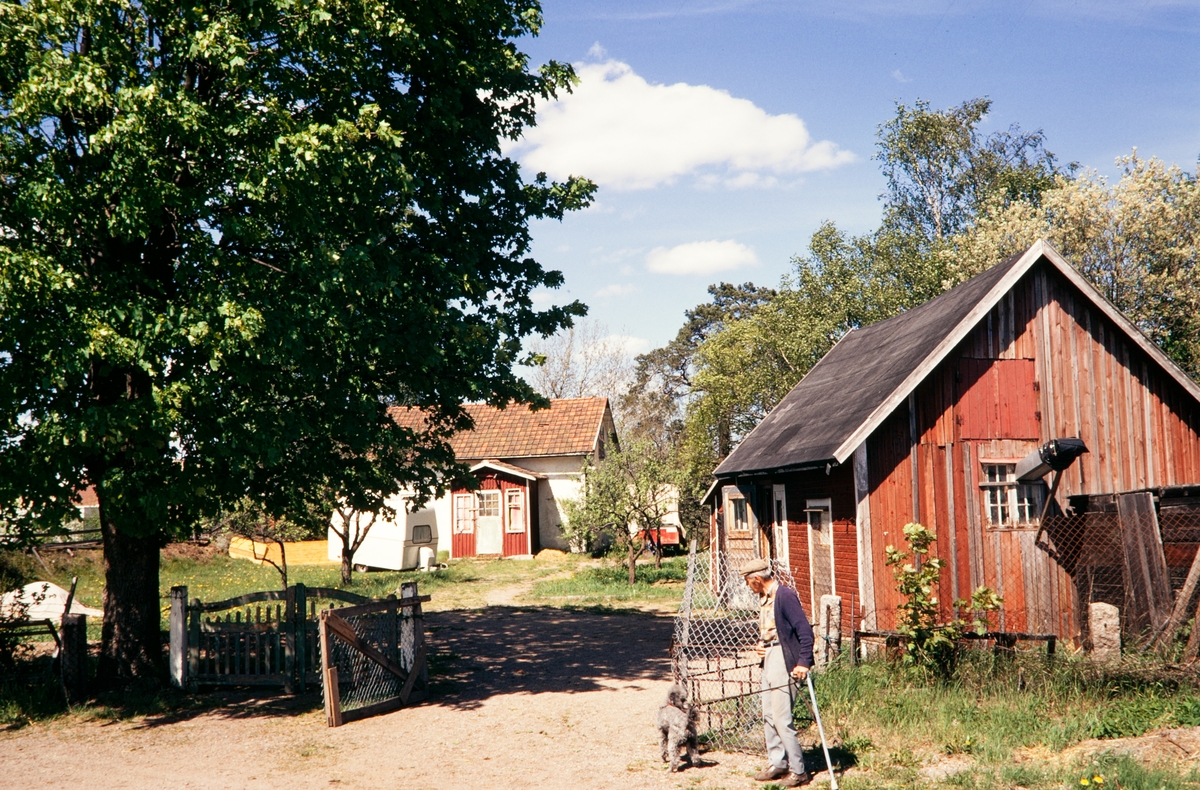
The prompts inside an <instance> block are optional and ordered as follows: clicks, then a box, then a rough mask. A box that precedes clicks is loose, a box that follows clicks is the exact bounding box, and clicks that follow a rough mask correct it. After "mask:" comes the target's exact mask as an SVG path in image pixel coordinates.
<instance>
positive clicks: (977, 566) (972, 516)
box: [962, 442, 987, 590]
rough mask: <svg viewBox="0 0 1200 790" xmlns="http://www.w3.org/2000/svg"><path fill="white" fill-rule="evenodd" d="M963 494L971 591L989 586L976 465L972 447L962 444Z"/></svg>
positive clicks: (965, 443)
mask: <svg viewBox="0 0 1200 790" xmlns="http://www.w3.org/2000/svg"><path fill="white" fill-rule="evenodd" d="M962 452H963V483H964V485H963V493H964V497H963V500H964V506H965V508H966V511H967V556H968V559H969V562H970V575H971V585H970V586H971V589H972V590H974V589H975V588H977V587H979V586H980V585H984V584H987V580H986V578H985V575H984V564H983V530H982V527H981V525H980V523H979V522H980V520H981V519H980V512H979V499H978V492H977V491H976V490H975V473H976V469H975V465H974V459H973V458H972V457H971V455H972V454H971V445H970V444H969V443H967V442H963V444H962Z"/></svg>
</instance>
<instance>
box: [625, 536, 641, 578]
mask: <svg viewBox="0 0 1200 790" xmlns="http://www.w3.org/2000/svg"><path fill="white" fill-rule="evenodd" d="M638 554H640V552H638V551H637V550H636V549H634V547H633V541H630V542H629V550H628V552H627V554H626V556H627V557H628V561H627V564H628V565H629V584H630V586H632V585H634V584H636V583H637V558H638Z"/></svg>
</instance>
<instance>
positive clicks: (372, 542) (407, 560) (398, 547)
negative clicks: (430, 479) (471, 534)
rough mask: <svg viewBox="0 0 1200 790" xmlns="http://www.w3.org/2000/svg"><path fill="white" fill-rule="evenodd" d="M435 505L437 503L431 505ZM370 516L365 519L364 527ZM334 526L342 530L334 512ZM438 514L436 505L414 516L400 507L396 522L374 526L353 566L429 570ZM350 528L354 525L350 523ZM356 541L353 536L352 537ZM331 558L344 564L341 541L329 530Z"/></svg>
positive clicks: (434, 551)
mask: <svg viewBox="0 0 1200 790" xmlns="http://www.w3.org/2000/svg"><path fill="white" fill-rule="evenodd" d="M431 504H434V503H431ZM369 519H370V516H365V517H363V519H362V521H363V523H364V524H365V523H366V521H368V520H369ZM333 520H334V523H335V524H337V526H338V528H339V529H341V516H339V515H338V514H337V512H336V511H335V512H334V514H333ZM438 520H439V519H438V513H437V510H436V509H435V507H434V506H431V507H428V508H422V509H421V510H418V511H416V512H415V513H408V512H405V511H404V510H403V509H401V508H397V511H396V518H395V521H384V520H383V519H382V517H381V518H378V519H376V521H375V524H374V526H372V527H371V529H370V531H369V532H367V536H366V537H365V538H363V542H362V545H361V546H359V547H358V551H356V552H354V565H355V566H356V567H358V566H361V567H365V568H380V569H383V570H389V571H409V570H414V569H416V568H422V567H424V568H428V567H429V566H431V565H433V564H434V561H435V559H436V557H437V552H438ZM351 529H354V525H353V524H351ZM351 540H352V541H353V536H352V537H351ZM328 542H329V559H330V560H332V561H334V562H341V559H342V539H341V538H340V537H338V535H337V534H336V533H334V531H333V525H330V527H329V541H328Z"/></svg>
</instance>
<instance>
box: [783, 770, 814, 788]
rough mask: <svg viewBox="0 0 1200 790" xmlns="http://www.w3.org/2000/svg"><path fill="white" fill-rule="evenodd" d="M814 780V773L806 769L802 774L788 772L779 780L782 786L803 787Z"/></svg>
mask: <svg viewBox="0 0 1200 790" xmlns="http://www.w3.org/2000/svg"><path fill="white" fill-rule="evenodd" d="M811 781H812V774H810V773H809V772H808V771H805V772H804V773H802V774H788V775H787V776H785V777H784V778H783V779H781V780H780V781H779V784H780V786H781V787H802V786H803V785H806V784H808V783H809V782H811Z"/></svg>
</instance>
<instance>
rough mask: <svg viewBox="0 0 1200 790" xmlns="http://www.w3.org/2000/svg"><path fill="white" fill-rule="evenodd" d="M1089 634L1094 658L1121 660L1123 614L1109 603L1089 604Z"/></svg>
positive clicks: (1099, 659) (1098, 659) (1097, 659)
mask: <svg viewBox="0 0 1200 790" xmlns="http://www.w3.org/2000/svg"><path fill="white" fill-rule="evenodd" d="M1088 634H1089V635H1090V636H1091V638H1092V658H1093V659H1094V660H1096V661H1117V660H1120V658H1121V612H1120V610H1119V609H1117V607H1115V606H1113V605H1112V604H1109V603H1099V602H1096V603H1092V604H1088Z"/></svg>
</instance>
